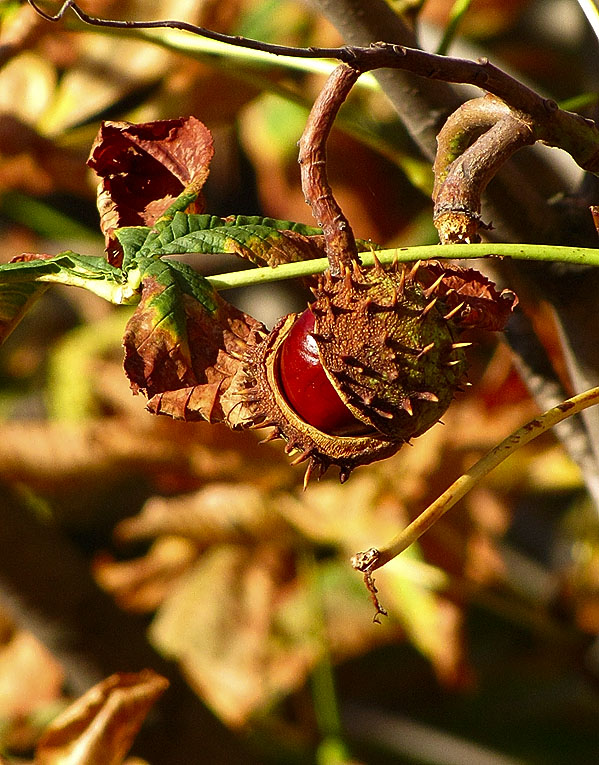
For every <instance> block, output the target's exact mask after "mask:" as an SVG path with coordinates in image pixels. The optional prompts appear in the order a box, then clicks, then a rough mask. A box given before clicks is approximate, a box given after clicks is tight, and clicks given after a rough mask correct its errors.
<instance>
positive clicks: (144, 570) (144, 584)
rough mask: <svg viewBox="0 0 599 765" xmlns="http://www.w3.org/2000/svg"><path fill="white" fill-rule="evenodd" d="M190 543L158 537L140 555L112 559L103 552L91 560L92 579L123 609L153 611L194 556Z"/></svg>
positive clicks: (183, 540)
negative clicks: (124, 559) (131, 558)
mask: <svg viewBox="0 0 599 765" xmlns="http://www.w3.org/2000/svg"><path fill="white" fill-rule="evenodd" d="M197 555H198V550H197V548H196V546H195V545H194V544H192V543H191V542H188V541H187V540H185V539H181V538H180V537H162V538H161V539H159V540H157V541H156V542H155V543H154V544H153V545H152V547H151V548H150V550H149V552H148V553H147V554H146V555H144V557H143V558H137V559H135V560H130V561H116V560H114V558H113V557H112V556H111V555H109V554H107V553H105V554H102V555H98V556H97V557H96V559H95V560H94V565H93V571H94V576H95V578H96V581H97V582H98V584H99V585H100V587H102V588H103V589H104V590H106V591H107V592H109V593H110V594H111V595H112V597H113V598H114V599H115V600H116V601H117V603H118V604H119V606H120V607H121V608H123V609H125V610H127V611H135V612H137V613H146V612H148V611H154V610H155V609H156V608H158V606H159V605H160V603H162V601H163V600H164V599H165V597H166V596H167V595H168V594H169V592H171V590H172V589H173V587H174V586H175V584H176V582H177V580H178V579H179V578H180V577H181V576H182V575H183V574H184V573H185V572H186V571H187V569H188V568H189V567H190V566H191V564H192V563H193V561H194V560H195V559H196V558H197Z"/></svg>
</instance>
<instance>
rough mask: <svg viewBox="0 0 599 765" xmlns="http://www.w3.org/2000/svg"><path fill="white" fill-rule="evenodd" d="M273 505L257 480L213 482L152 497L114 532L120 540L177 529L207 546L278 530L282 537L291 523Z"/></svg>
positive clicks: (129, 540) (133, 539) (256, 537)
mask: <svg viewBox="0 0 599 765" xmlns="http://www.w3.org/2000/svg"><path fill="white" fill-rule="evenodd" d="M272 505H273V502H272V497H271V495H270V494H269V493H267V492H264V491H263V490H260V489H259V488H258V487H257V486H256V485H253V484H249V483H242V482H239V483H224V482H223V483H210V484H209V485H208V486H205V487H203V488H202V489H200V490H199V491H197V492H194V493H188V494H184V495H182V496H178V497H152V498H151V499H149V500H148V501H147V502H146V504H145V505H144V507H143V509H142V511H141V512H140V513H138V514H137V515H135V516H133V517H132V518H125V519H124V520H123V521H121V523H119V525H118V526H117V528H116V531H115V534H116V537H117V539H118V540H119V542H138V541H140V540H144V539H148V538H152V537H156V536H159V535H161V534H168V535H173V534H176V535H177V536H180V537H185V538H186V539H190V540H192V541H193V542H195V543H196V544H199V545H203V546H204V545H209V544H217V543H223V542H243V541H246V542H249V541H250V540H252V539H258V538H265V537H266V536H275V535H276V537H277V539H278V540H279V541H282V539H283V538H284V534H285V529H286V528H287V524H286V523H285V522H284V521H282V520H281V517H280V515H279V513H275V512H273V508H272Z"/></svg>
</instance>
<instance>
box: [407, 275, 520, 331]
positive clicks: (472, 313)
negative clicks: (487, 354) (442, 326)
mask: <svg viewBox="0 0 599 765" xmlns="http://www.w3.org/2000/svg"><path fill="white" fill-rule="evenodd" d="M441 275H443V281H442V282H441V283H440V284H439V285H438V287H437V288H436V289H435V294H436V295H438V296H439V297H440V298H441V299H442V300H443V302H444V303H445V304H446V305H447V307H448V308H449V309H450V310H452V309H457V313H456V315H455V316H454V318H453V321H454V322H455V323H456V324H458V325H459V326H460V327H463V328H464V329H466V328H477V329H485V330H488V331H489V332H499V331H501V330H502V329H503V328H504V327H505V325H506V323H507V320H508V319H509V317H510V314H511V312H512V311H513V310H514V308H515V307H516V306H517V305H518V298H517V297H516V295H515V294H514V293H513V292H512V291H511V290H503V292H501V293H499V292H497V290H496V288H495V285H494V284H493V282H491V281H490V280H489V279H487V277H486V276H483V274H481V273H480V272H479V271H477V270H476V269H474V268H462V267H461V266H457V265H452V264H446V263H439V262H438V261H436V260H429V261H426V262H425V263H423V264H422V266H421V268H420V269H419V270H418V272H417V274H416V279H418V281H421V282H422V284H423V285H424V286H426V287H428V286H430V285H432V284H433V283H434V282H435V280H436V279H437V278H438V277H439V276H441ZM460 305H462V307H461V308H458V307H459V306H460Z"/></svg>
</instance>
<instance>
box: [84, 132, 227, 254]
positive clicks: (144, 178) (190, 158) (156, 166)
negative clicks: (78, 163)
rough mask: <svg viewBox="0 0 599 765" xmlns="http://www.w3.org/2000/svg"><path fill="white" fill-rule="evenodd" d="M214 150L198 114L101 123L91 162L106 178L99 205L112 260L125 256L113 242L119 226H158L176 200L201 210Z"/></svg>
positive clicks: (89, 162) (100, 192)
mask: <svg viewBox="0 0 599 765" xmlns="http://www.w3.org/2000/svg"><path fill="white" fill-rule="evenodd" d="M213 154H214V149H213V146H212V135H211V134H210V131H209V130H208V128H207V127H206V126H205V125H204V124H202V123H201V122H200V121H199V120H198V119H196V118H195V117H186V118H182V119H173V120H156V121H154V122H146V123H141V124H130V123H127V122H104V123H103V124H102V127H101V129H100V132H99V133H98V136H97V137H96V140H95V142H94V145H93V147H92V150H91V153H90V156H89V159H88V165H89V166H90V167H91V168H92V169H93V170H94V171H95V172H96V174H97V175H98V176H99V177H100V179H101V182H100V185H99V188H98V209H99V212H100V225H101V228H102V232H103V233H104V236H105V238H106V244H107V249H108V254H109V259H110V262H111V263H114V264H115V265H120V263H121V257H122V254H121V253H120V252H119V250H118V247H117V248H115V247H114V246H113V245H114V239H113V234H114V232H115V230H116V229H118V228H122V227H124V226H139V225H142V226H153V225H154V224H155V223H156V221H158V220H159V219H160V218H161V217H162V216H163V215H164V214H165V212H166V211H167V210H168V208H169V207H170V206H171V205H172V204H173V203H174V202H175V201H176V200H178V205H177V207H176V209H190V211H191V212H202V210H203V201H202V198H201V189H202V186H203V185H204V182H205V180H206V178H207V177H208V173H209V165H210V161H211V159H212V156H213ZM182 195H183V196H182Z"/></svg>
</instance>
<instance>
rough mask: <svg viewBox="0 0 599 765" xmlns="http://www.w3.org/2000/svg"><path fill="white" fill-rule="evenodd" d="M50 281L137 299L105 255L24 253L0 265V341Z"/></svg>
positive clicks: (117, 297) (113, 298) (122, 299)
mask: <svg viewBox="0 0 599 765" xmlns="http://www.w3.org/2000/svg"><path fill="white" fill-rule="evenodd" d="M50 284H66V285H70V286H74V287H83V288H84V289H87V290H89V291H90V292H94V293H95V294H96V295H99V296H100V297H103V298H104V299H105V300H109V301H110V302H112V303H117V304H121V303H132V302H137V300H138V296H137V293H136V291H135V289H134V288H133V287H131V285H129V284H127V283H126V282H124V280H123V274H122V272H121V271H120V270H119V269H117V268H114V267H113V266H111V265H109V264H108V263H107V262H106V261H105V260H104V258H102V257H94V256H85V255H78V254H77V253H74V252H70V251H67V252H63V253H61V254H60V255H56V256H55V257H48V256H45V255H23V256H21V257H20V258H19V259H15V260H14V261H13V262H11V263H6V264H3V265H0V343H1V342H4V340H5V339H6V338H7V337H8V335H9V334H10V333H11V332H12V331H13V329H14V328H15V327H16V326H17V324H18V323H19V321H20V320H21V319H22V318H23V316H24V315H25V313H27V311H28V310H29V309H30V308H31V306H32V305H33V303H34V302H35V301H36V300H37V299H38V298H39V297H40V296H41V295H42V294H43V293H44V292H45V290H46V289H47V288H48V286H49V285H50Z"/></svg>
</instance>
